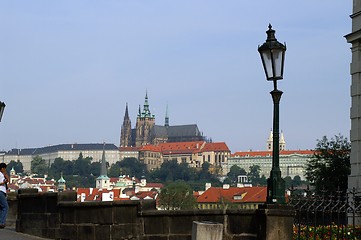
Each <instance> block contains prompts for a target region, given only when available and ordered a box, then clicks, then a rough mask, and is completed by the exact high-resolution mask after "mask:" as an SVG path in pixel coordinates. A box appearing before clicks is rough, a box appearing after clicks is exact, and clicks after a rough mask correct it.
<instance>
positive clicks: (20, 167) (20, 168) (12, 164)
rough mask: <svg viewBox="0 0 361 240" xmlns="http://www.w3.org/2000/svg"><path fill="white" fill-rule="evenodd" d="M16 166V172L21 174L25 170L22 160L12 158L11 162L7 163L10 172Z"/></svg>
mask: <svg viewBox="0 0 361 240" xmlns="http://www.w3.org/2000/svg"><path fill="white" fill-rule="evenodd" d="M12 168H14V170H15V173H17V174H19V173H20V174H21V173H23V172H24V168H23V164H22V163H21V162H20V160H17V161H14V160H11V161H10V162H9V164H8V165H7V171H8V172H10V170H11V169H12Z"/></svg>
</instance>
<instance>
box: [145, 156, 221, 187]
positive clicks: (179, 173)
mask: <svg viewBox="0 0 361 240" xmlns="http://www.w3.org/2000/svg"><path fill="white" fill-rule="evenodd" d="M209 168H210V164H209V163H205V164H203V165H202V168H201V169H200V170H198V169H195V168H192V167H189V165H188V164H187V163H180V164H179V163H177V160H171V161H166V162H164V163H163V164H162V165H161V167H160V168H159V169H156V170H154V171H153V172H151V173H150V174H149V180H150V181H153V182H163V183H164V182H174V181H177V180H182V181H185V182H187V183H188V184H189V185H190V186H191V187H192V188H193V189H194V190H203V189H204V185H205V183H206V182H209V183H212V185H213V186H217V185H221V183H220V181H219V180H218V178H217V177H216V176H215V175H214V174H212V173H210V170H209Z"/></svg>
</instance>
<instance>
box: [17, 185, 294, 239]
mask: <svg viewBox="0 0 361 240" xmlns="http://www.w3.org/2000/svg"><path fill="white" fill-rule="evenodd" d="M17 200H18V206H17V208H18V213H17V220H16V230H17V231H19V232H23V233H26V234H31V235H35V236H40V237H45V238H51V239H64V240H65V239H86V240H98V239H104V240H106V239H109V240H110V239H112V240H118V239H119V240H129V239H134V240H191V239H192V226H193V222H194V221H197V222H212V223H221V224H223V240H246V239H269V240H271V239H272V240H273V239H278V240H289V239H292V224H293V217H294V210H293V209H291V208H289V207H287V206H284V205H271V206H267V205H265V206H262V207H261V208H260V209H256V210H251V209H239V210H192V211H180V210H179V211H159V210H156V209H155V202H154V201H153V200H149V201H148V200H147V201H118V202H83V203H81V202H76V201H75V200H76V193H75V192H64V193H59V194H58V193H22V194H19V195H18V196H17Z"/></svg>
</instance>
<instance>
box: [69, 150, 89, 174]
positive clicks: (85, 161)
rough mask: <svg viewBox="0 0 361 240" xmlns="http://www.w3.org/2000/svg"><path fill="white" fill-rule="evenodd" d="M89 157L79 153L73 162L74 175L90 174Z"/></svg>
mask: <svg viewBox="0 0 361 240" xmlns="http://www.w3.org/2000/svg"><path fill="white" fill-rule="evenodd" d="M91 161H92V158H91V157H86V158H83V154H82V153H80V154H79V157H78V159H77V160H75V162H74V170H73V174H74V175H80V176H89V175H90V174H91Z"/></svg>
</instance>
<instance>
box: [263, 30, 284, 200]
mask: <svg viewBox="0 0 361 240" xmlns="http://www.w3.org/2000/svg"><path fill="white" fill-rule="evenodd" d="M266 33H267V40H266V42H265V43H263V44H262V45H261V46H259V47H258V52H259V53H260V55H261V59H262V64H263V68H264V71H265V73H266V78H267V80H269V81H273V86H274V89H273V91H271V92H270V93H271V95H272V99H273V150H272V170H271V174H270V177H269V178H268V179H267V203H272V204H283V203H285V181H284V180H283V179H282V177H281V170H280V163H279V104H280V100H281V95H282V91H280V90H278V89H277V80H281V79H283V66H284V59H285V52H286V45H285V44H282V43H280V42H278V41H277V39H276V37H275V30H273V29H272V26H271V24H270V25H269V26H268V31H267V32H266Z"/></svg>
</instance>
